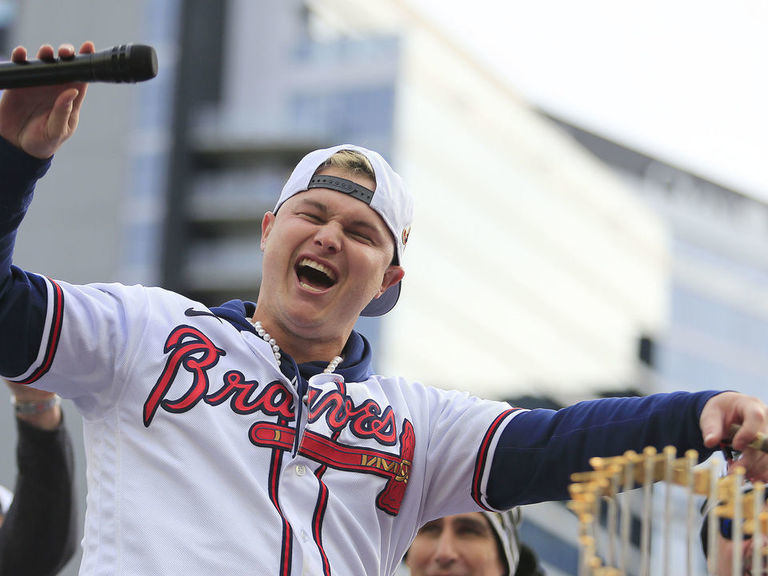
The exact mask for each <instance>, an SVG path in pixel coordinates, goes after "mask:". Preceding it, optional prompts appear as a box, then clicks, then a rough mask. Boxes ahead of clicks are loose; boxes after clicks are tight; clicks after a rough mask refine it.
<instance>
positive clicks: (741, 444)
mask: <svg viewBox="0 0 768 576" xmlns="http://www.w3.org/2000/svg"><path fill="white" fill-rule="evenodd" d="M733 424H736V425H739V426H741V430H740V432H739V434H738V435H737V436H736V437H735V438H734V440H733V444H734V447H735V448H736V449H737V450H740V449H744V450H745V452H744V455H743V460H742V461H741V463H742V464H744V465H745V467H746V468H747V474H748V476H750V477H752V478H756V479H761V480H768V455H766V454H763V453H761V452H758V451H757V450H754V449H752V448H747V445H748V444H749V443H750V442H751V441H752V440H753V439H754V438H755V437H756V435H757V433H758V432H761V433H763V434H766V433H768V419H767V418H766V406H765V405H764V404H763V403H762V402H761V401H760V400H758V399H757V398H751V397H749V396H745V395H743V394H738V393H735V392H723V393H718V392H700V393H694V394H688V393H685V392H675V393H671V394H654V395H651V396H645V397H639V398H607V399H601V400H593V401H588V402H580V403H578V404H575V405H573V406H569V407H567V408H563V409H562V410H558V411H553V410H531V411H528V412H523V413H521V414H518V415H517V416H516V417H515V418H514V419H513V420H512V421H511V422H510V423H509V424H508V425H507V426H506V428H505V429H504V431H503V432H502V433H501V436H500V439H499V444H498V446H497V448H496V450H495V452H494V456H493V464H492V467H491V474H490V478H489V480H488V501H489V502H490V503H491V504H492V505H493V506H494V507H497V508H508V507H511V506H514V505H518V504H527V503H532V502H540V501H543V500H559V499H565V498H567V497H568V492H567V488H568V485H569V483H570V475H571V473H573V472H579V471H586V470H589V469H590V468H591V467H590V465H589V459H590V458H591V457H593V456H604V457H609V456H618V455H620V454H623V453H624V452H625V451H627V450H634V451H636V452H641V451H642V450H643V448H645V447H646V446H654V447H655V448H657V449H658V450H662V449H663V448H664V447H665V446H675V447H677V449H678V453H682V452H683V451H685V450H688V449H694V450H697V451H698V452H699V454H700V456H701V457H702V458H706V457H708V456H709V455H710V454H711V453H712V451H713V449H715V448H716V447H717V446H718V445H719V443H720V442H721V441H723V440H724V439H729V438H730V434H729V432H728V431H729V430H730V427H731V425H733Z"/></svg>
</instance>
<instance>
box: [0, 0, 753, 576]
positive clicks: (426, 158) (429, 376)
mask: <svg viewBox="0 0 768 576" xmlns="http://www.w3.org/2000/svg"><path fill="white" fill-rule="evenodd" d="M766 25H768V4H766V3H765V2H760V1H758V0H752V1H747V0H745V1H741V2H731V3H728V5H727V7H726V6H724V5H723V4H722V3H716V2H694V1H688V0H667V1H665V2H661V1H655V0H652V1H645V2H622V3H616V2H609V1H602V2H601V1H597V0H585V1H582V2H578V3H576V2H566V1H558V0H541V1H539V2H537V3H535V5H534V4H532V3H529V2H507V3H499V2H493V1H491V0H475V1H474V2H471V3H467V2H458V1H446V0H441V1H437V0H377V1H376V2H361V1H355V0H306V1H302V0H221V1H218V2H211V1H206V0H152V1H151V2H150V1H149V0H142V1H138V0H137V1H134V2H123V1H118V0H100V1H99V2H94V1H92V0H69V1H68V2H66V3H59V2H46V1H43V0H24V1H23V2H22V1H12V0H0V50H2V53H3V54H6V55H8V54H10V50H11V48H12V47H13V46H15V45H17V44H23V45H25V46H27V47H28V48H29V49H30V51H31V52H33V53H34V51H35V50H36V49H37V47H38V46H39V45H40V44H42V43H52V44H54V45H57V44H59V43H62V42H70V43H74V44H75V45H78V44H79V43H80V42H82V41H85V40H93V41H94V42H95V43H96V46H97V50H101V49H106V48H109V47H111V46H114V45H118V44H124V43H128V42H133V43H137V44H150V45H152V46H154V47H155V49H156V50H157V53H158V61H159V73H158V76H157V77H156V78H155V79H153V80H152V81H150V82H147V83H143V84H138V85H135V86H120V85H93V86H91V88H90V89H89V93H88V98H87V101H86V106H85V109H84V112H83V114H82V117H81V122H80V128H79V131H78V134H77V136H76V137H75V138H74V139H73V140H72V141H71V142H69V143H68V144H67V145H66V146H65V147H64V148H63V149H62V150H61V151H60V152H59V153H58V154H57V158H56V160H55V162H54V165H53V168H52V170H51V171H50V172H49V175H48V176H47V178H46V179H45V180H43V181H42V183H41V184H40V186H38V189H37V193H36V200H35V202H34V203H33V205H32V209H31V210H30V213H29V215H28V217H27V219H26V220H25V222H24V224H23V226H22V229H21V232H20V234H19V240H18V244H17V246H18V247H17V251H16V263H17V264H19V265H21V266H22V267H25V268H27V269H29V270H32V271H37V272H42V273H45V274H47V275H49V276H52V277H55V278H59V279H62V280H66V281H69V282H76V283H85V282H90V281H120V282H124V283H129V284H133V283H142V284H162V285H163V286H165V287H167V288H170V289H173V290H176V291H179V292H182V293H184V294H186V295H189V296H191V297H194V298H197V299H199V300H200V301H201V302H203V303H205V304H208V305H215V304H218V303H220V302H222V301H223V300H226V299H229V298H233V297H237V298H243V299H254V300H255V298H256V297H257V295H258V285H259V279H260V251H259V232H260V220H261V216H262V215H263V213H264V212H265V211H266V210H269V209H271V208H272V207H273V205H274V202H275V199H276V198H277V195H278V193H279V190H280V188H281V187H282V183H283V181H284V180H285V178H286V177H287V175H288V173H289V172H290V169H291V168H292V167H293V165H294V164H295V163H296V162H297V160H298V159H299V158H300V157H301V156H302V155H303V154H304V153H306V152H307V151H309V150H311V149H314V148H317V147H323V146H329V145H334V144H339V143H344V142H349V143H355V144H360V145H363V146H367V147H370V148H373V149H376V150H378V151H380V152H381V153H382V154H383V155H384V156H385V157H386V158H387V159H388V160H389V161H390V163H391V164H392V165H393V167H394V168H395V170H397V171H398V172H399V173H400V174H401V175H402V176H403V177H404V179H405V181H406V183H407V184H408V185H409V188H410V189H411V191H412V192H413V194H414V196H415V200H416V217H415V224H414V227H413V231H412V234H411V236H410V241H409V245H408V251H407V253H406V259H405V263H404V264H405V268H406V278H405V281H404V286H403V298H402V299H401V301H400V303H399V304H398V306H397V307H396V308H395V310H394V311H393V312H392V313H390V314H388V315H387V316H386V317H384V318H383V319H380V320H378V319H377V320H370V319H366V320H363V321H361V323H360V325H359V329H360V330H361V331H363V332H364V333H365V334H366V335H367V337H368V338H369V339H370V340H372V341H373V344H374V350H377V369H378V370H379V371H380V372H383V373H388V374H402V375H404V376H407V377H408V378H410V379H413V380H420V381H423V382H427V383H430V384H434V385H436V386H441V387H446V388H459V389H464V390H469V391H471V392H473V393H475V394H478V395H480V396H484V397H490V398H496V399H504V400H509V401H510V402H512V403H514V404H517V405H523V406H530V407H535V406H543V407H551V408H557V407H560V406H563V405H567V404H571V403H573V402H576V401H579V400H582V399H587V398H594V397H598V396H603V395H644V394H649V393H653V392H659V391H670V390H701V389H712V388H717V389H720V388H727V389H737V390H739V391H742V392H746V393H750V394H753V395H756V396H760V397H761V398H762V399H763V400H764V401H768V393H766V392H765V384H764V379H765V375H766V374H768V352H767V351H768V290H767V288H768V250H766V248H768V205H767V204H766V202H767V201H768V162H766V160H765V158H766V155H767V154H768V110H767V107H766V102H768V81H767V80H766V75H765V69H766V64H767V63H768V62H767V61H768V50H766V49H767V48H768V46H767V45H766V44H768V41H767V40H766V35H765V33H764V31H765V28H766ZM6 59H7V58H6ZM65 404H66V403H65ZM65 408H66V413H67V418H68V422H69V424H70V427H71V428H72V429H73V430H74V434H75V443H76V445H77V446H78V454H77V466H78V474H79V477H80V502H81V504H82V505H83V507H84V502H85V496H84V477H85V462H84V456H83V453H82V447H81V436H80V424H79V416H78V415H77V413H75V412H74V411H72V410H71V406H65ZM12 418H13V417H12V413H11V409H10V407H9V408H8V409H7V410H4V411H3V410H0V483H3V484H6V485H12V484H13V479H14V476H15V460H14V446H15V428H14V426H13V419H12ZM524 515H525V520H524V523H523V525H522V534H523V538H524V539H525V540H526V541H527V542H528V543H529V544H531V545H532V546H533V547H534V548H535V549H536V551H537V552H538V554H539V556H540V558H541V559H542V560H543V562H544V566H545V568H546V570H547V574H552V575H555V576H557V575H563V574H574V573H575V571H576V563H577V558H578V552H577V548H576V539H577V534H578V527H577V522H576V519H575V518H574V517H573V516H572V514H571V513H570V512H569V511H568V510H566V508H565V506H564V505H562V504H558V503H549V504H542V505H537V506H533V507H528V508H527V509H526V510H525V512H524ZM151 521H152V520H151V518H148V519H147V522H151ZM676 549H679V553H680V557H681V558H684V554H685V549H684V543H683V542H681V543H680V545H679V546H677V547H676ZM78 563H79V556H78V557H77V558H76V559H75V560H73V561H72V562H71V563H70V564H69V565H68V567H67V569H66V571H65V572H64V573H63V574H64V575H65V576H74V575H75V574H76V573H77V565H78ZM679 565H682V560H681V563H680V564H679Z"/></svg>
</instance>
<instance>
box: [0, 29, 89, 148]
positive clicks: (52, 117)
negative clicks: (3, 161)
mask: <svg viewBox="0 0 768 576" xmlns="http://www.w3.org/2000/svg"><path fill="white" fill-rule="evenodd" d="M94 51H95V47H94V45H93V42H85V43H83V45H82V46H81V47H80V54H91V53H93V52H94ZM74 56H75V48H74V46H72V45H71V44H63V45H61V46H59V50H58V57H59V58H62V59H67V58H73V57H74ZM37 58H38V59H40V60H53V59H54V58H55V53H54V49H53V47H52V46H50V45H48V44H46V45H45V46H41V47H40V50H38V52H37ZM26 59H27V51H26V49H25V48H24V47H23V46H17V47H16V48H14V50H13V52H12V54H11V60H12V61H13V62H23V61H25V60H26ZM87 87H88V84H86V83H85V82H70V83H68V84H60V85H55V86H39V87H33V88H14V89H8V90H5V91H4V93H3V97H2V99H0V136H2V137H3V138H5V139H6V140H8V141H9V142H10V143H11V144H13V145H14V146H16V147H17V148H21V149H22V150H24V151H25V152H26V153H27V154H30V155H31V156H35V157H36V158H48V157H50V156H52V155H53V154H54V152H56V150H58V149H59V147H60V146H61V145H62V144H63V143H64V142H65V141H66V140H67V139H68V138H69V137H70V136H72V134H73V133H74V132H75V129H76V128H77V123H78V120H79V117H80V107H81V106H82V103H83V98H85V92H86V89H87Z"/></svg>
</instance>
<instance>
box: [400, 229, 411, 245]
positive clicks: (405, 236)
mask: <svg viewBox="0 0 768 576" xmlns="http://www.w3.org/2000/svg"><path fill="white" fill-rule="evenodd" d="M410 235H411V227H410V226H408V227H407V228H403V234H402V240H403V246H405V245H406V244H408V236H410Z"/></svg>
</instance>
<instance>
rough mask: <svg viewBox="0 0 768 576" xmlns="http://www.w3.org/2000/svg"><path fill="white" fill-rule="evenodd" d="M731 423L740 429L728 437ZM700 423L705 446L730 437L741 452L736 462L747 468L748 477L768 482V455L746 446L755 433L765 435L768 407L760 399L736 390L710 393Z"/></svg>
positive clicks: (767, 428)
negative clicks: (715, 394) (714, 394)
mask: <svg viewBox="0 0 768 576" xmlns="http://www.w3.org/2000/svg"><path fill="white" fill-rule="evenodd" d="M733 425H737V426H739V431H738V432H737V433H736V435H734V436H733V438H732V439H731V434H730V430H731V427H732V426H733ZM699 426H700V427H701V434H702V437H703V438H704V445H705V446H707V447H708V448H714V447H716V446H718V445H719V444H720V443H721V442H723V441H724V440H728V439H730V443H731V446H732V447H733V448H734V449H735V450H738V451H740V452H742V455H741V458H740V459H739V464H741V465H742V466H744V467H745V468H746V470H747V478H749V479H750V480H761V481H763V482H768V454H766V453H765V452H762V451H760V450H756V449H755V448H751V447H749V444H750V443H751V442H752V441H753V440H755V439H756V438H757V437H758V434H763V435H768V408H767V407H766V405H765V404H763V402H762V401H761V400H760V399H758V398H754V397H752V396H747V395H745V394H739V393H736V392H723V393H722V394H718V395H717V396H713V397H712V398H710V399H709V401H708V402H707V403H706V404H705V405H704V409H703V410H702V411H701V417H700V419H699Z"/></svg>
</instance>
